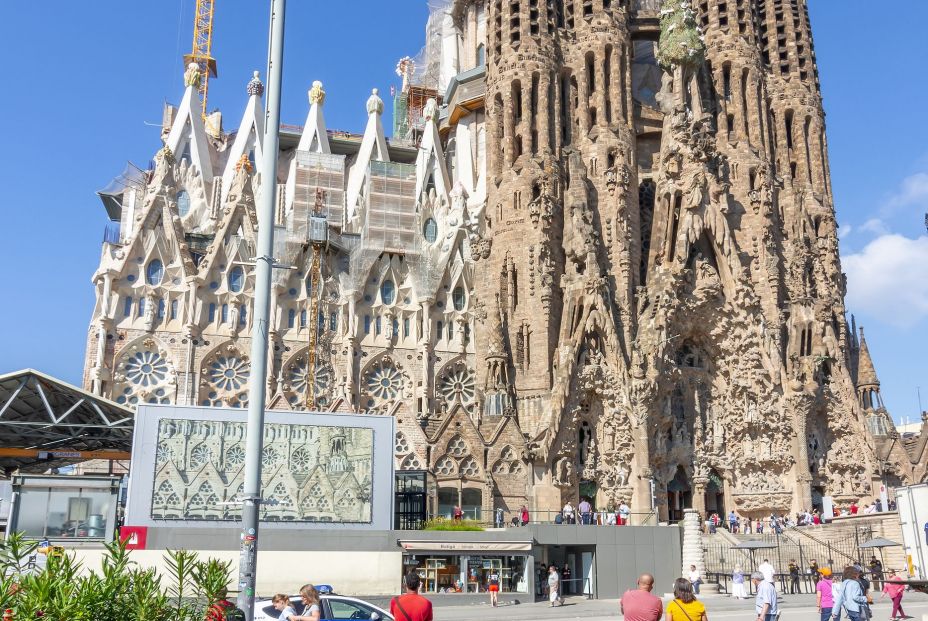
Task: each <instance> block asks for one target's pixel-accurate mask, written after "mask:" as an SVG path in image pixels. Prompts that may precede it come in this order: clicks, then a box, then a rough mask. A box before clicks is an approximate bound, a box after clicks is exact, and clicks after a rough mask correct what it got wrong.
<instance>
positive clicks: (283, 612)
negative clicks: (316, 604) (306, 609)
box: [271, 593, 296, 621]
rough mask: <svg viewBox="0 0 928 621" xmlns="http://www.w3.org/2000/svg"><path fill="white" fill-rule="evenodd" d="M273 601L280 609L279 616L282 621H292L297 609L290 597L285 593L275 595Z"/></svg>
mask: <svg viewBox="0 0 928 621" xmlns="http://www.w3.org/2000/svg"><path fill="white" fill-rule="evenodd" d="M271 602H272V603H273V604H274V608H276V609H277V610H279V611H280V616H279V617H277V618H278V619H280V620H281V621H290V619H292V618H293V617H295V616H296V610H294V609H293V606H291V605H290V598H289V597H287V596H286V595H284V594H283V593H278V594H277V595H275V596H274V599H272V600H271Z"/></svg>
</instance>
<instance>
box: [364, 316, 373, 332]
mask: <svg viewBox="0 0 928 621" xmlns="http://www.w3.org/2000/svg"><path fill="white" fill-rule="evenodd" d="M370 333H371V316H370V315H364V334H370Z"/></svg>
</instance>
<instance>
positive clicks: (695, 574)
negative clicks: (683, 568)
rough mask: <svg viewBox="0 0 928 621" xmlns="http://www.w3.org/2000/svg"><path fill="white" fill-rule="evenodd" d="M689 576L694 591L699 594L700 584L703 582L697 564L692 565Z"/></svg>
mask: <svg viewBox="0 0 928 621" xmlns="http://www.w3.org/2000/svg"><path fill="white" fill-rule="evenodd" d="M686 577H687V578H689V581H690V582H691V583H692V584H693V593H694V594H696V595H699V585H700V584H702V576H700V575H699V570H698V569H696V566H695V565H690V573H689V574H687V576H686Z"/></svg>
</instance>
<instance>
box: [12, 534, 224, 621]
mask: <svg viewBox="0 0 928 621" xmlns="http://www.w3.org/2000/svg"><path fill="white" fill-rule="evenodd" d="M36 548H37V544H35V543H34V542H29V541H27V540H26V539H25V537H24V536H23V535H22V534H21V533H12V534H11V535H10V536H9V537H8V538H7V539H6V540H5V541H2V542H0V569H2V572H3V573H2V574H0V608H2V609H8V608H9V609H11V610H12V611H13V614H14V617H13V618H14V619H17V620H19V619H30V620H32V619H39V618H41V619H42V620H43V621H202V619H203V618H204V617H205V615H206V611H207V609H208V608H209V607H210V606H211V605H213V604H214V603H215V602H216V601H218V600H219V599H222V597H224V594H225V587H226V585H227V584H228V582H229V579H230V578H231V563H222V562H220V561H217V560H215V559H208V560H206V561H201V560H199V559H198V558H197V555H196V554H195V553H193V552H188V551H168V553H167V554H166V556H165V560H166V561H167V562H168V574H169V577H170V584H169V585H168V587H167V588H165V587H163V586H162V584H161V577H160V576H158V575H157V573H156V572H155V570H154V569H142V568H140V567H138V565H137V564H136V563H135V562H134V561H132V560H130V558H129V556H130V552H129V551H128V550H126V546H125V544H124V543H119V542H112V543H109V544H106V551H105V553H104V556H103V561H102V563H101V569H100V572H99V573H98V572H96V571H90V572H86V573H84V572H82V571H81V566H80V563H78V562H77V561H76V560H75V558H74V555H73V554H70V553H66V554H64V555H61V556H49V557H48V560H47V562H46V565H45V568H44V569H42V570H41V571H39V570H36V569H35V568H30V567H29V565H28V558H29V556H30V555H31V554H33V553H34V551H35V550H36Z"/></svg>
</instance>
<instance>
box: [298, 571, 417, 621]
mask: <svg viewBox="0 0 928 621" xmlns="http://www.w3.org/2000/svg"><path fill="white" fill-rule="evenodd" d="M416 578H418V575H417V576H416ZM300 599H301V600H303V612H302V613H301V614H299V615H294V616H292V617H290V618H291V621H319V618H320V616H321V615H322V609H321V608H320V607H319V591H317V590H316V587H314V586H313V585H311V584H304V585H303V586H302V587H301V588H300Z"/></svg>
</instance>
